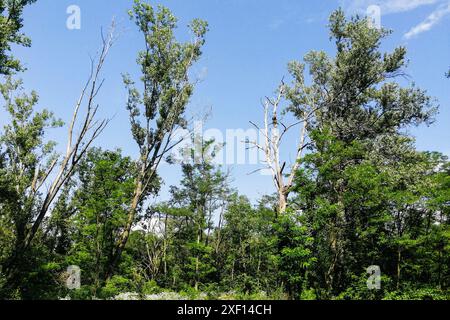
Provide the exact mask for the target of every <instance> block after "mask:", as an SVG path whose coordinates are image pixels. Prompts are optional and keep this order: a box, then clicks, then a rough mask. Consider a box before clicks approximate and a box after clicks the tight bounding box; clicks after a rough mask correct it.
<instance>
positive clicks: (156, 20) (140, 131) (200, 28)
mask: <svg viewBox="0 0 450 320" xmlns="http://www.w3.org/2000/svg"><path fill="white" fill-rule="evenodd" d="M129 13H130V17H131V19H132V20H133V21H135V23H136V25H137V26H138V28H139V31H140V32H141V33H142V35H143V38H144V44H145V50H144V51H141V52H140V53H139V56H138V59H137V63H138V65H139V66H140V68H141V73H142V76H141V79H140V81H141V82H142V85H143V92H142V93H140V92H139V90H138V89H137V88H136V87H135V84H134V82H133V81H132V80H131V79H130V77H129V76H124V83H125V86H126V87H127V90H128V103H127V110H128V111H129V112H130V122H131V132H132V134H133V138H134V140H135V141H136V143H137V145H138V147H139V159H138V161H137V166H138V170H137V172H138V176H137V178H136V185H135V190H134V196H133V200H132V202H131V205H130V210H129V213H128V221H127V225H126V227H125V228H124V230H123V232H122V234H121V237H120V239H119V241H118V242H117V244H116V248H115V252H114V257H113V259H112V261H111V269H110V276H111V275H112V274H113V272H114V269H115V267H116V265H117V263H118V261H119V259H120V256H121V254H122V251H123V249H124V248H125V245H126V243H127V241H128V237H129V235H130V231H131V228H132V226H133V224H134V223H135V220H136V216H137V213H138V211H139V208H140V206H141V204H142V202H143V201H144V200H145V199H146V197H147V196H148V195H149V193H151V192H152V191H154V184H155V181H157V169H158V166H159V164H160V163H161V161H162V159H163V158H164V156H165V155H167V153H168V152H169V151H170V150H171V149H173V148H174V147H175V146H176V145H177V144H178V143H179V142H180V140H177V141H175V140H176V137H174V134H175V130H176V129H177V128H179V127H180V126H181V127H184V126H185V125H186V120H185V119H184V117H183V114H184V111H185V109H186V105H187V103H188V102H189V98H190V97H191V95H192V93H193V89H194V83H192V82H191V81H190V79H189V69H190V67H191V66H192V65H193V63H195V62H196V61H197V60H198V59H199V58H200V56H201V48H202V46H203V44H204V42H205V40H204V36H205V33H206V31H207V23H206V22H204V21H202V20H198V19H195V20H193V21H192V22H191V24H190V25H189V28H190V30H191V32H192V34H193V40H192V41H191V42H187V43H180V42H178V41H177V40H176V39H175V35H174V29H175V28H176V23H177V19H176V18H175V16H174V15H173V14H172V13H171V12H170V10H169V9H167V8H165V7H163V6H159V7H158V9H157V10H154V8H153V7H152V6H151V5H149V4H147V3H145V2H143V1H141V0H135V2H134V7H133V9H132V10H131V11H130V12H129Z"/></svg>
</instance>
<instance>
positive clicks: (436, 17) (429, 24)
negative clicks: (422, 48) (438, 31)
mask: <svg viewBox="0 0 450 320" xmlns="http://www.w3.org/2000/svg"><path fill="white" fill-rule="evenodd" d="M448 14H450V1H449V2H448V3H447V4H443V5H441V6H439V7H438V8H437V9H436V10H435V11H433V12H432V13H431V14H430V15H429V16H428V17H427V18H426V19H425V20H424V21H422V22H421V23H419V24H418V25H416V26H415V27H413V28H411V30H409V31H408V32H407V33H405V35H404V38H405V39H410V38H412V37H415V36H417V35H418V34H420V33H423V32H426V31H429V30H430V29H431V28H433V27H434V26H435V25H436V24H437V23H439V21H441V20H442V18H444V17H445V16H446V15H448Z"/></svg>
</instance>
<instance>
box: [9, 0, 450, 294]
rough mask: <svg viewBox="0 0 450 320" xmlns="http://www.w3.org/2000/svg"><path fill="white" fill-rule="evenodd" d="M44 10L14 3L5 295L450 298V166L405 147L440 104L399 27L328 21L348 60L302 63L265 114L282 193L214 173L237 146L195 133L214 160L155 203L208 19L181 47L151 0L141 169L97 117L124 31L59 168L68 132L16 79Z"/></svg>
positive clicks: (127, 80)
mask: <svg viewBox="0 0 450 320" xmlns="http://www.w3.org/2000/svg"><path fill="white" fill-rule="evenodd" d="M32 2H34V1H2V0H0V26H1V28H0V30H1V31H0V74H1V76H2V82H1V84H0V92H1V93H2V96H3V99H2V103H3V105H4V107H5V109H6V111H7V113H8V115H9V122H8V124H7V125H6V126H5V127H4V128H3V131H2V132H1V133H0V297H1V298H3V299H60V298H64V297H70V298H72V299H94V298H100V299H110V298H115V299H131V298H133V299H176V298H179V297H183V298H190V299H270V298H272V299H449V298H450V164H449V162H448V159H447V157H445V156H444V155H442V154H440V153H437V152H420V151H417V150H416V149H415V146H414V139H413V138H412V137H411V136H409V135H408V134H406V133H405V132H406V130H405V129H407V128H409V127H411V126H417V125H420V124H429V123H431V122H432V121H434V115H435V113H436V112H437V106H436V104H435V101H434V100H433V99H432V98H431V97H429V96H428V95H427V93H426V91H424V90H422V89H420V88H416V87H414V86H402V84H401V83H402V82H401V81H399V80H398V77H400V76H402V75H403V74H404V72H405V68H406V50H405V48H403V47H398V48H396V49H395V50H393V51H392V52H390V53H384V52H382V51H381V49H380V46H381V43H382V41H383V39H384V38H385V37H387V36H388V35H389V33H390V32H389V31H387V30H383V29H374V28H370V27H369V26H368V24H367V21H366V20H365V19H362V18H358V17H355V18H352V19H350V20H348V19H346V17H345V16H344V14H343V12H342V11H341V10H337V11H335V12H334V13H333V14H332V15H331V16H330V20H329V29H330V35H331V39H332V41H333V43H334V44H335V55H334V56H329V55H327V54H326V53H325V52H318V51H311V52H310V53H308V54H307V55H306V56H305V58H304V62H299V61H294V62H290V63H289V65H288V71H289V74H290V76H291V80H292V81H291V83H290V84H286V83H285V82H284V81H283V82H282V83H281V84H280V86H279V88H278V90H277V96H276V98H274V99H271V98H267V100H266V101H265V103H264V110H265V114H264V115H263V116H264V127H262V128H261V129H260V127H259V126H258V125H256V124H255V123H254V122H252V123H254V126H255V127H257V128H258V129H260V130H261V131H262V132H263V134H265V137H266V141H264V142H263V143H262V144H258V143H257V142H252V141H248V143H249V144H252V145H253V146H254V147H256V148H258V149H260V150H261V151H263V152H264V154H265V156H266V160H267V163H268V167H269V169H270V170H271V172H272V178H273V182H274V185H275V190H274V191H275V194H274V195H266V196H264V197H263V198H262V199H260V200H259V201H258V203H257V204H252V202H251V201H250V200H249V199H248V198H247V197H246V196H244V195H240V194H239V193H238V192H237V191H236V190H234V189H233V188H231V187H230V183H229V180H230V173H229V172H227V171H226V170H225V169H224V168H222V167H221V166H219V165H217V164H216V163H215V161H214V157H215V156H216V154H217V153H218V151H219V150H220V148H222V145H219V144H217V143H216V142H215V141H214V140H204V139H203V138H202V137H198V136H195V135H193V134H192V135H191V137H190V138H191V139H192V145H195V146H197V148H193V149H190V148H188V149H183V159H181V160H180V159H171V158H170V157H169V159H167V160H169V162H172V165H173V166H176V165H179V166H180V167H181V171H182V178H181V181H180V183H179V185H177V186H172V187H171V188H170V194H169V196H170V197H169V199H168V200H167V201H165V202H159V203H150V201H148V200H149V198H150V197H151V196H156V195H158V193H159V191H160V186H161V183H162V182H163V181H164V177H163V176H161V175H160V174H159V165H160V163H161V161H163V159H165V158H167V157H168V156H169V154H170V151H171V150H173V149H174V148H178V147H179V145H180V143H181V141H182V140H178V138H177V137H176V136H175V135H174V132H175V131H176V129H177V128H188V121H187V120H186V118H185V116H184V114H185V109H186V106H187V104H188V102H189V99H190V97H191V96H192V94H193V91H194V89H195V88H194V87H195V81H193V80H191V79H190V77H189V75H190V73H189V71H190V68H191V67H192V66H193V65H194V63H195V62H196V61H198V59H199V58H200V57H201V54H202V47H203V45H204V43H205V36H206V33H207V31H208V25H207V23H206V22H204V21H202V20H193V21H192V23H191V24H190V25H189V29H190V31H191V33H192V34H193V40H192V41H190V42H179V41H178V40H177V39H176V37H175V32H174V30H175V28H176V27H177V19H176V18H175V17H174V16H173V14H172V13H171V12H170V11H169V9H167V8H165V7H162V6H159V7H158V8H153V7H152V6H150V5H149V4H147V3H145V2H143V1H141V0H135V3H134V6H133V8H132V10H131V11H130V17H131V19H132V20H133V21H134V22H135V23H136V25H137V28H138V30H139V31H140V32H141V33H142V35H143V39H144V50H143V51H141V52H139V53H138V58H137V63H138V65H139V67H140V71H141V77H140V79H139V83H138V84H136V83H135V82H134V81H133V80H132V79H131V77H130V76H129V75H124V77H123V78H124V85H125V87H126V89H127V91H128V97H129V98H128V101H127V104H126V106H125V107H126V109H127V110H128V111H129V115H130V117H129V120H130V125H131V136H132V139H133V141H134V142H135V143H136V144H137V146H138V149H139V156H138V158H137V159H133V158H130V157H128V156H125V155H123V154H122V152H121V150H119V149H117V150H104V149H101V148H94V147H92V143H93V141H94V140H95V139H96V138H97V137H98V136H99V135H100V134H101V132H102V130H103V129H104V128H105V126H106V125H107V124H108V120H96V119H95V115H96V111H97V108H98V107H96V104H95V103H94V102H93V101H94V100H95V97H96V95H97V93H98V90H99V89H100V87H101V84H100V82H99V81H98V80H97V79H98V77H99V74H100V72H101V69H102V66H103V63H104V62H105V59H106V56H107V54H108V51H109V49H110V48H111V46H112V44H113V42H114V35H113V33H111V34H110V35H109V36H108V37H106V38H105V37H103V38H102V39H103V43H102V44H103V46H102V48H103V49H102V51H101V53H100V55H99V58H98V59H97V60H96V61H93V68H92V71H91V74H90V78H89V81H88V82H87V84H86V86H85V88H84V90H83V92H82V94H81V98H80V100H79V101H78V102H77V103H76V106H75V111H74V117H73V119H72V122H71V123H69V125H68V146H67V152H66V154H65V155H59V154H57V153H56V152H55V142H53V141H49V140H48V139H47V137H46V134H47V132H48V129H50V128H53V127H60V126H63V123H62V122H61V121H60V120H59V119H57V118H56V117H55V115H54V114H53V113H52V112H51V111H48V110H42V111H39V112H38V111H36V104H37V103H38V95H37V93H35V92H32V93H31V94H25V93H23V89H22V84H21V81H20V80H18V79H16V78H15V77H16V73H18V72H22V71H23V69H22V68H21V65H20V63H19V61H17V59H15V58H14V57H13V56H12V54H11V45H13V44H22V45H29V44H30V42H29V40H28V39H27V38H26V37H25V36H24V35H22V34H21V33H20V29H21V27H22V19H21V13H22V10H23V8H24V7H25V6H27V5H29V4H31V3H32ZM306 79H310V81H309V83H307V80H306ZM82 105H85V109H86V111H85V113H84V114H83V115H81V106H82ZM286 114H289V115H290V116H291V117H292V118H294V119H295V121H296V122H298V123H300V124H301V125H302V126H303V127H302V130H301V135H300V137H299V138H300V139H299V140H300V144H299V145H298V146H296V149H295V151H296V154H297V159H296V160H297V161H296V162H295V164H294V165H293V166H292V167H291V169H290V172H288V173H286V172H285V167H286V164H285V163H284V162H283V161H282V160H281V156H280V152H281V151H280V148H279V147H280V144H281V141H282V137H283V135H284V133H285V132H286V131H287V130H288V129H290V128H291V126H287V125H285V124H283V123H282V117H281V116H282V115H286ZM78 118H80V120H81V124H82V125H81V128H82V129H81V132H80V133H79V135H78V136H73V128H74V125H75V123H76V121H77V119H78ZM249 120H252V119H249ZM280 128H284V132H283V130H280ZM176 160H180V161H176ZM44 185H49V186H50V188H47V189H45V188H44V187H43V186H44ZM71 265H77V266H79V267H80V268H81V272H82V274H81V275H82V276H81V287H80V288H79V289H76V290H69V288H67V287H66V282H65V281H66V275H65V271H66V270H67V267H68V266H71ZM370 266H378V267H379V269H380V270H381V286H380V287H379V288H376V289H371V288H369V287H368V286H367V280H368V277H369V276H370V275H369V274H368V273H367V268H368V267H370Z"/></svg>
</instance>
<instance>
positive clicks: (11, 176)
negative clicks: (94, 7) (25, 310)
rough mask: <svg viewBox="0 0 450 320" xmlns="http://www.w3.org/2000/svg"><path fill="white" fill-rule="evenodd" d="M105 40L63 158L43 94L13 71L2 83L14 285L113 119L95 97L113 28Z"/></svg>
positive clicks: (6, 268) (7, 268) (8, 265)
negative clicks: (102, 115)
mask: <svg viewBox="0 0 450 320" xmlns="http://www.w3.org/2000/svg"><path fill="white" fill-rule="evenodd" d="M102 40H103V43H102V49H101V51H100V53H99V55H98V59H97V61H94V60H92V61H91V63H92V64H91V73H90V76H89V79H88V81H87V82H86V84H85V86H84V88H83V90H82V93H81V95H80V98H79V100H78V101H77V103H76V105H75V108H74V114H73V117H72V120H71V122H70V123H69V126H68V138H67V148H66V153H65V154H64V155H63V156H62V157H61V156H60V155H58V154H57V153H55V152H54V147H55V143H54V142H53V141H47V140H46V137H45V135H46V134H47V133H48V129H51V128H54V127H59V126H62V124H63V123H62V122H61V121H60V120H57V119H55V117H54V115H53V113H52V112H50V111H48V110H44V111H42V112H36V111H35V106H36V104H37V103H38V95H37V93H36V92H32V93H31V94H30V95H27V94H24V93H23V88H22V83H21V81H15V80H13V78H12V76H8V77H7V81H6V83H4V84H1V85H0V91H1V94H2V96H3V99H4V102H5V109H6V111H7V112H8V114H9V116H10V124H8V125H6V126H5V128H4V133H3V135H2V136H1V137H0V143H1V145H0V146H1V147H2V149H4V151H3V155H2V157H3V162H4V165H5V168H4V169H2V170H3V171H4V175H5V176H6V177H7V178H6V179H7V180H8V181H9V183H11V187H10V188H9V191H10V192H13V193H12V197H11V198H9V199H10V201H7V202H6V204H5V205H6V206H8V207H9V208H8V210H6V211H4V212H3V214H4V215H5V216H6V217H8V218H6V220H8V221H9V222H11V223H12V225H13V226H14V247H13V250H12V252H11V254H10V256H9V257H8V258H7V260H6V261H5V262H4V263H3V264H2V265H3V272H5V273H6V274H8V276H9V277H10V278H11V279H12V280H11V281H12V285H13V286H14V285H15V284H14V283H15V282H16V281H18V279H19V278H20V275H18V273H20V267H19V266H20V265H22V264H23V263H26V262H25V261H26V257H25V256H26V251H27V250H28V249H29V248H30V247H31V246H32V242H33V239H34V238H35V237H36V236H37V234H38V233H39V232H40V231H41V227H42V224H43V222H44V220H45V218H46V216H47V214H48V213H49V212H51V208H52V204H54V202H55V200H56V199H57V198H58V196H59V194H60V191H61V190H62V189H63V188H64V186H65V185H66V184H67V182H68V181H69V179H70V177H71V176H72V175H73V173H74V170H75V168H76V167H77V165H78V163H79V161H80V160H81V158H82V157H83V155H84V154H85V152H86V151H87V150H88V149H89V147H90V146H91V145H92V143H93V141H94V140H95V139H96V138H97V137H98V136H99V135H100V133H101V132H102V131H103V129H104V128H105V127H106V125H107V124H108V120H97V119H96V118H95V117H96V113H97V110H98V105H96V104H95V103H96V102H95V98H96V96H97V95H98V93H99V90H100V88H101V87H102V83H103V82H102V81H101V80H100V79H99V77H100V73H101V70H102V67H103V65H104V62H105V59H106V57H107V55H108V52H109V49H110V48H111V46H112V43H113V40H114V35H113V29H111V32H110V33H109V34H108V36H107V37H106V38H105V37H102ZM84 104H85V106H86V108H85V110H83V107H84ZM77 124H79V125H80V126H81V128H80V131H79V133H77V134H74V130H75V126H76V125H77ZM10 196H11V195H10ZM11 199H14V201H11ZM2 206H4V204H2ZM24 259H25V260H24ZM19 280H20V279H19Z"/></svg>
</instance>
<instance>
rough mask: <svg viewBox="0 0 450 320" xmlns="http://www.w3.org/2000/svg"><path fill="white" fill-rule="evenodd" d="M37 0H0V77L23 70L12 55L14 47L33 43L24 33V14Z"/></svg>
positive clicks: (27, 45)
mask: <svg viewBox="0 0 450 320" xmlns="http://www.w3.org/2000/svg"><path fill="white" fill-rule="evenodd" d="M34 2H36V0H0V75H10V74H12V73H14V72H16V71H21V70H23V68H22V66H21V64H20V61H19V60H17V59H15V58H14V56H12V54H11V47H12V45H21V46H25V47H29V46H30V45H31V41H30V39H29V38H27V37H26V36H25V35H24V34H23V33H21V29H22V27H23V18H22V13H23V10H24V8H25V7H26V6H28V5H30V4H32V3H34Z"/></svg>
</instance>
